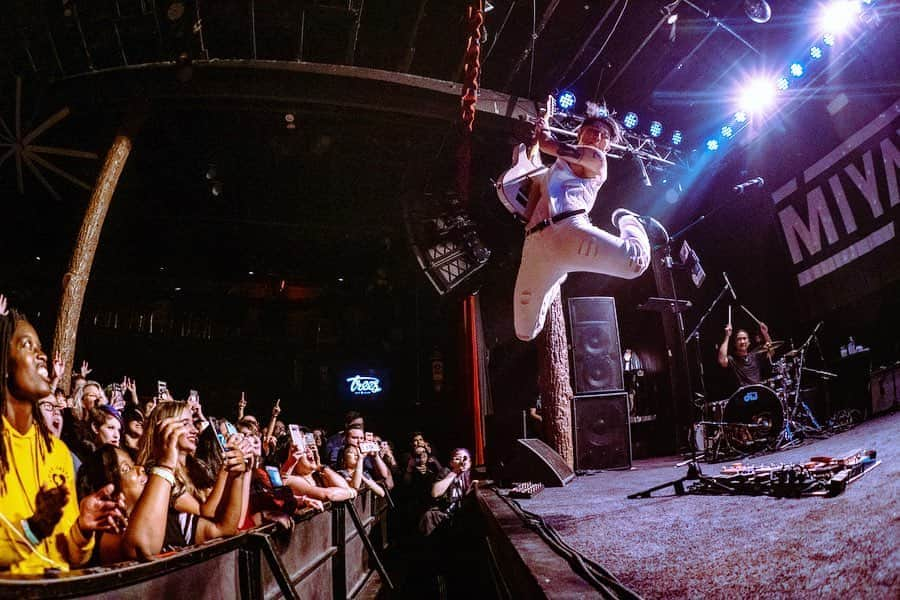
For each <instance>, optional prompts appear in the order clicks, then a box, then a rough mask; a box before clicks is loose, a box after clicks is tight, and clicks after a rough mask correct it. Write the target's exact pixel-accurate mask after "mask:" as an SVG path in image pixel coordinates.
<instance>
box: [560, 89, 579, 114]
mask: <svg viewBox="0 0 900 600" xmlns="http://www.w3.org/2000/svg"><path fill="white" fill-rule="evenodd" d="M556 104H557V105H558V106H559V108H560V109H562V110H563V111H568V110H569V109H570V108H572V107H573V106H575V94H573V93H572V92H570V91H569V90H566V91H564V92H562V93H561V94H560V95H559V96H557V97H556Z"/></svg>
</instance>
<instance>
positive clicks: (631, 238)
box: [612, 208, 650, 273]
mask: <svg viewBox="0 0 900 600" xmlns="http://www.w3.org/2000/svg"><path fill="white" fill-rule="evenodd" d="M612 223H613V225H614V226H615V227H616V228H617V229H618V230H619V237H620V238H621V239H622V240H624V241H625V252H626V253H627V254H628V261H629V263H630V264H631V268H632V269H633V270H634V272H635V273H643V272H644V271H645V270H646V269H647V267H648V266H650V240H649V239H648V238H647V232H646V231H645V230H644V226H643V225H642V224H641V221H640V216H639V215H638V214H636V213H633V212H631V211H630V210H627V209H624V208H617V209H616V210H614V211H613V214H612Z"/></svg>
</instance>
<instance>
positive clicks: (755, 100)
mask: <svg viewBox="0 0 900 600" xmlns="http://www.w3.org/2000/svg"><path fill="white" fill-rule="evenodd" d="M777 93H778V89H777V88H776V87H775V82H774V81H772V80H771V79H768V78H765V77H759V78H755V79H751V80H750V81H749V82H747V85H745V86H744V88H743V89H742V90H741V92H740V96H739V99H738V106H739V107H740V109H741V110H742V111H746V112H763V111H765V110H766V109H768V108H769V107H771V106H772V104H774V102H775V95H776V94H777Z"/></svg>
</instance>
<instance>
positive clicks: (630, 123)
mask: <svg viewBox="0 0 900 600" xmlns="http://www.w3.org/2000/svg"><path fill="white" fill-rule="evenodd" d="M622 124H623V125H625V127H627V128H628V129H634V128H635V127H637V124H638V116H637V115H636V114H635V113H633V112H630V113H627V114H626V115H625V118H624V119H622Z"/></svg>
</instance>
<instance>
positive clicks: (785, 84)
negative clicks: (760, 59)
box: [775, 77, 791, 92]
mask: <svg viewBox="0 0 900 600" xmlns="http://www.w3.org/2000/svg"><path fill="white" fill-rule="evenodd" d="M775 86H776V87H777V88H778V89H779V90H781V91H782V92H783V91H784V90H786V89H788V88H789V87H791V82H790V81H788V78H787V77H779V78H778V81H777V82H776V83H775Z"/></svg>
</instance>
